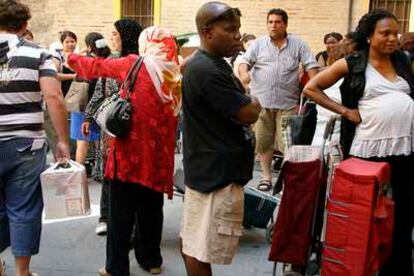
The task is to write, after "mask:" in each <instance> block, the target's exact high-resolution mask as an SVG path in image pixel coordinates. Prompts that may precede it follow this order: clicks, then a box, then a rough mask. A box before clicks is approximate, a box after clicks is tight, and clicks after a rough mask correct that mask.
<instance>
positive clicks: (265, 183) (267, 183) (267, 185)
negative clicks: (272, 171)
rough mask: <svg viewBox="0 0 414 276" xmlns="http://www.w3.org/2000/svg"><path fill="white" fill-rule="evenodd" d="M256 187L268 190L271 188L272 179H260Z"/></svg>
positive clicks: (260, 189)
mask: <svg viewBox="0 0 414 276" xmlns="http://www.w3.org/2000/svg"><path fill="white" fill-rule="evenodd" d="M257 189H258V190H259V191H262V192H268V191H270V190H271V189H272V181H270V180H268V179H261V180H260V182H259V185H257Z"/></svg>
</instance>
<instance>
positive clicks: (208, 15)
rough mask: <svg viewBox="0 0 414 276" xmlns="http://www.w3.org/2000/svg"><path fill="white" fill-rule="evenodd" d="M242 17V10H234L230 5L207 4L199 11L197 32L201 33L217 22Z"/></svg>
mask: <svg viewBox="0 0 414 276" xmlns="http://www.w3.org/2000/svg"><path fill="white" fill-rule="evenodd" d="M240 16H241V13H240V10H239V9H237V8H232V7H230V6H229V5H227V4H225V3H222V2H218V1H212V2H207V3H205V4H204V5H202V6H201V7H200V8H199V9H198V11H197V14H196V25H197V30H198V31H199V32H200V31H201V30H203V29H204V28H206V27H208V26H209V25H211V24H212V23H214V22H216V21H219V20H231V19H234V18H235V17H240Z"/></svg>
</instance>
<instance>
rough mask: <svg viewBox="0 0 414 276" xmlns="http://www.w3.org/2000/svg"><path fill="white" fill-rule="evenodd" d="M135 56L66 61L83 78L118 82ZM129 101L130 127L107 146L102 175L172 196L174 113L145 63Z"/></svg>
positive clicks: (72, 58)
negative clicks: (160, 94)
mask: <svg viewBox="0 0 414 276" xmlns="http://www.w3.org/2000/svg"><path fill="white" fill-rule="evenodd" d="M137 58H138V57H137V56H136V55H129V56H127V57H124V58H119V59H101V58H89V57H83V56H79V55H76V54H71V55H70V56H69V59H68V63H69V65H70V66H71V67H72V68H73V69H74V70H75V71H76V72H77V73H78V75H79V76H80V77H81V78H83V79H94V78H98V77H104V78H113V79H116V80H117V81H118V82H119V83H122V82H123V81H124V79H125V77H126V75H127V73H128V69H129V68H130V67H131V66H132V65H133V63H134V62H135V61H136V59H137ZM130 101H131V104H132V108H133V112H132V121H131V130H130V132H129V133H128V135H127V136H126V137H125V138H116V139H115V140H114V143H113V144H112V145H111V146H110V150H109V156H108V160H107V164H106V168H105V177H107V178H108V179H110V180H115V179H117V180H120V181H122V182H132V183H139V184H141V185H143V186H146V187H148V188H150V189H152V190H155V191H157V192H164V193H167V194H168V198H172V194H173V170H174V148H175V135H176V133H175V132H176V127H177V117H176V116H174V111H173V109H172V108H171V106H170V105H169V104H167V103H163V101H162V100H161V99H160V97H159V96H158V94H157V91H156V88H155V86H154V83H153V81H152V80H151V77H150V75H149V73H148V71H147V68H146V65H145V63H142V67H141V70H140V71H139V73H138V76H137V79H136V82H135V85H134V89H133V91H132V93H131V97H130Z"/></svg>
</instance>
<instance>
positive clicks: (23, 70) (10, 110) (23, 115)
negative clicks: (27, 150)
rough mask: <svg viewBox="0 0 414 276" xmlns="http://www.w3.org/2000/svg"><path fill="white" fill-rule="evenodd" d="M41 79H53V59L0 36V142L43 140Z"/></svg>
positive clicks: (23, 42)
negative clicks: (27, 139)
mask: <svg viewBox="0 0 414 276" xmlns="http://www.w3.org/2000/svg"><path fill="white" fill-rule="evenodd" d="M41 77H56V69H55V66H54V64H53V62H52V56H51V55H50V54H48V53H47V52H46V51H45V50H43V49H40V48H39V47H38V46H37V45H35V44H33V43H30V42H27V41H26V40H24V39H19V38H18V37H17V36H16V35H13V34H0V140H9V139H13V138H17V137H25V138H43V137H45V132H44V129H43V109H44V108H43V107H44V103H43V97H42V95H41V93H40V85H39V79H40V78H41Z"/></svg>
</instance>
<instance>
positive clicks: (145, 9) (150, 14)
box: [121, 0, 154, 28]
mask: <svg viewBox="0 0 414 276" xmlns="http://www.w3.org/2000/svg"><path fill="white" fill-rule="evenodd" d="M121 11H122V18H125V17H128V18H132V19H135V20H136V21H137V22H138V23H140V24H141V25H142V27H144V28H146V27H149V26H151V25H153V24H154V1H153V0H122V9H121Z"/></svg>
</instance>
